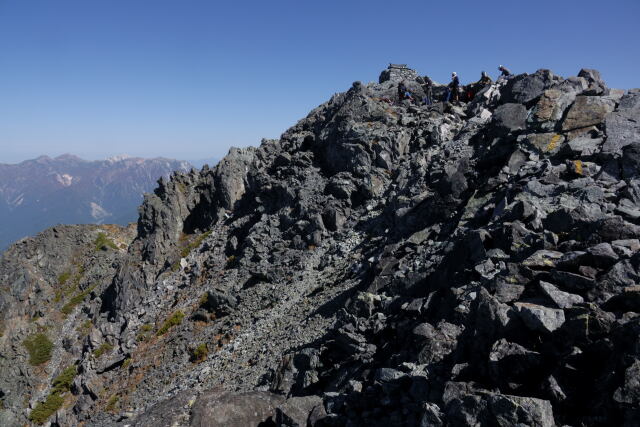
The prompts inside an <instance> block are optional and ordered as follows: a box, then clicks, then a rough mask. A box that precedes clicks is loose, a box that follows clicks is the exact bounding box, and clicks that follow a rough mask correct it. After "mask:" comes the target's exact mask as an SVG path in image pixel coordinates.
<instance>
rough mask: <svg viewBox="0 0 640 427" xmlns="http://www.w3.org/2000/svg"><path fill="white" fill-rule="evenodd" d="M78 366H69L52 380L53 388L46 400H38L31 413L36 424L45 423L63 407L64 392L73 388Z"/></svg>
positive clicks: (31, 417)
mask: <svg viewBox="0 0 640 427" xmlns="http://www.w3.org/2000/svg"><path fill="white" fill-rule="evenodd" d="M76 373H77V371H76V367H75V366H73V365H72V366H69V367H68V368H66V369H65V370H64V371H62V373H61V374H60V375H58V376H57V377H56V378H55V379H54V380H53V382H52V386H53V388H52V389H51V393H50V394H49V395H48V396H47V398H46V399H45V401H44V402H38V404H37V405H36V407H35V408H33V411H31V413H30V414H29V420H31V421H33V422H34V423H36V424H44V423H45V422H46V421H47V420H48V419H49V417H50V416H51V415H53V414H54V413H55V412H56V411H57V410H58V409H60V408H61V407H62V404H63V403H64V394H65V393H67V392H68V391H69V390H71V384H72V383H73V379H74V378H75V376H76Z"/></svg>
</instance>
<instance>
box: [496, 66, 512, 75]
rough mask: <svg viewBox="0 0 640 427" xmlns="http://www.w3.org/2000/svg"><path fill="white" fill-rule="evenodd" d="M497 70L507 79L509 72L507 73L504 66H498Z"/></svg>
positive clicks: (507, 70)
mask: <svg viewBox="0 0 640 427" xmlns="http://www.w3.org/2000/svg"><path fill="white" fill-rule="evenodd" d="M498 70H500V72H501V73H502V74H501V76H502V77H509V76H510V75H511V71H509V69H508V68H507V67H505V66H504V65H499V66H498Z"/></svg>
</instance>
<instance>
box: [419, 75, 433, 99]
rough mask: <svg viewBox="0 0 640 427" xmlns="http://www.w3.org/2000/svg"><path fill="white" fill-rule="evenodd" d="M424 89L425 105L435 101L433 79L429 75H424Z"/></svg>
mask: <svg viewBox="0 0 640 427" xmlns="http://www.w3.org/2000/svg"><path fill="white" fill-rule="evenodd" d="M422 89H423V90H424V105H431V104H432V103H433V80H431V79H430V78H429V76H424V77H422Z"/></svg>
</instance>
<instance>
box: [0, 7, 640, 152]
mask: <svg viewBox="0 0 640 427" xmlns="http://www.w3.org/2000/svg"><path fill="white" fill-rule="evenodd" d="M639 18H640V1H639V0H609V1H606V2H603V1H595V0H581V1H573V0H569V1H562V0H555V1H547V0H537V1H533V2H532V1H519V0H515V1H514V0H505V1H501V2H497V1H486V0H485V1H461V0H458V1H428V0H419V1H394V2H391V1H384V2H383V1H377V0H369V1H348V0H342V1H333V0H325V1H318V2H311V1H301V0H297V1H276V0H274V1H240V0H238V1H234V2H232V1H214V0H209V1H204V0H171V1H169V0H46V1H45V0H0V162H15V161H20V160H23V159H26V158H31V157H35V156H37V155H40V154H47V155H58V154H61V153H66V152H70V153H74V154H77V155H80V156H82V157H85V158H89V159H93V158H104V157H107V156H111V155H114V154H120V153H127V154H131V155H140V156H144V157H151V156H168V157H175V158H181V159H199V158H207V157H221V156H223V155H224V154H225V153H226V152H227V151H228V149H229V147H230V146H231V145H235V146H246V145H251V144H253V145H256V144H258V143H259V141H260V138H262V137H269V138H275V137H278V136H279V135H280V134H281V133H282V132H283V131H284V130H285V129H286V128H288V127H289V126H291V125H293V124H294V123H295V122H296V121H297V120H298V119H300V118H302V117H304V116H305V115H306V114H307V112H308V111H309V110H310V109H311V108H313V107H315V106H317V105H318V104H320V103H322V102H324V101H325V100H327V99H328V98H329V97H330V96H331V95H332V94H333V93H335V92H338V91H342V90H345V89H347V88H348V87H349V86H350V85H351V83H352V82H353V81H355V80H362V81H372V80H376V79H377V77H378V74H379V73H380V71H381V70H382V69H383V68H384V67H385V66H386V65H387V63H388V62H399V63H408V64H409V65H410V66H412V67H414V68H416V69H417V70H418V71H419V72H420V73H421V74H429V75H431V76H432V77H434V78H435V79H436V80H438V81H446V80H447V79H448V76H449V73H450V72H451V71H457V72H458V74H459V75H460V77H461V80H462V82H463V83H464V82H468V81H471V80H476V79H477V78H478V77H479V74H480V71H481V70H487V71H489V72H490V74H492V75H494V76H495V75H496V73H497V70H496V67H497V65H498V64H505V65H506V66H507V67H509V68H510V69H511V70H512V71H514V72H525V71H526V72H533V71H535V70H536V69H538V68H551V69H552V70H554V71H555V72H556V73H558V74H561V75H565V76H569V75H575V74H576V73H577V72H578V70H579V69H580V68H581V67H594V68H597V69H599V70H600V71H601V72H602V73H603V76H604V78H605V80H606V81H607V82H608V83H609V85H610V86H612V87H620V88H629V87H638V86H640V77H639V75H640V73H639V72H638V68H639V65H640V55H639V53H640V48H639V46H640V30H639V29H638V28H639V24H638V19H639Z"/></svg>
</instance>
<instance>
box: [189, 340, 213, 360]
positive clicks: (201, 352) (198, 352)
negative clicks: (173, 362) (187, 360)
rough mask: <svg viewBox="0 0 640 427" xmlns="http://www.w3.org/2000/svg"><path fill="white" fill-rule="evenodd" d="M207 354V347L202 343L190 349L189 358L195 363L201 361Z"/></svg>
mask: <svg viewBox="0 0 640 427" xmlns="http://www.w3.org/2000/svg"><path fill="white" fill-rule="evenodd" d="M208 354H209V347H207V344H206V343H202V344H200V345H198V346H197V347H196V348H194V349H193V350H192V352H191V360H192V361H193V362H196V363H198V362H202V361H203V360H204V359H206V358H207V355H208Z"/></svg>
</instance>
